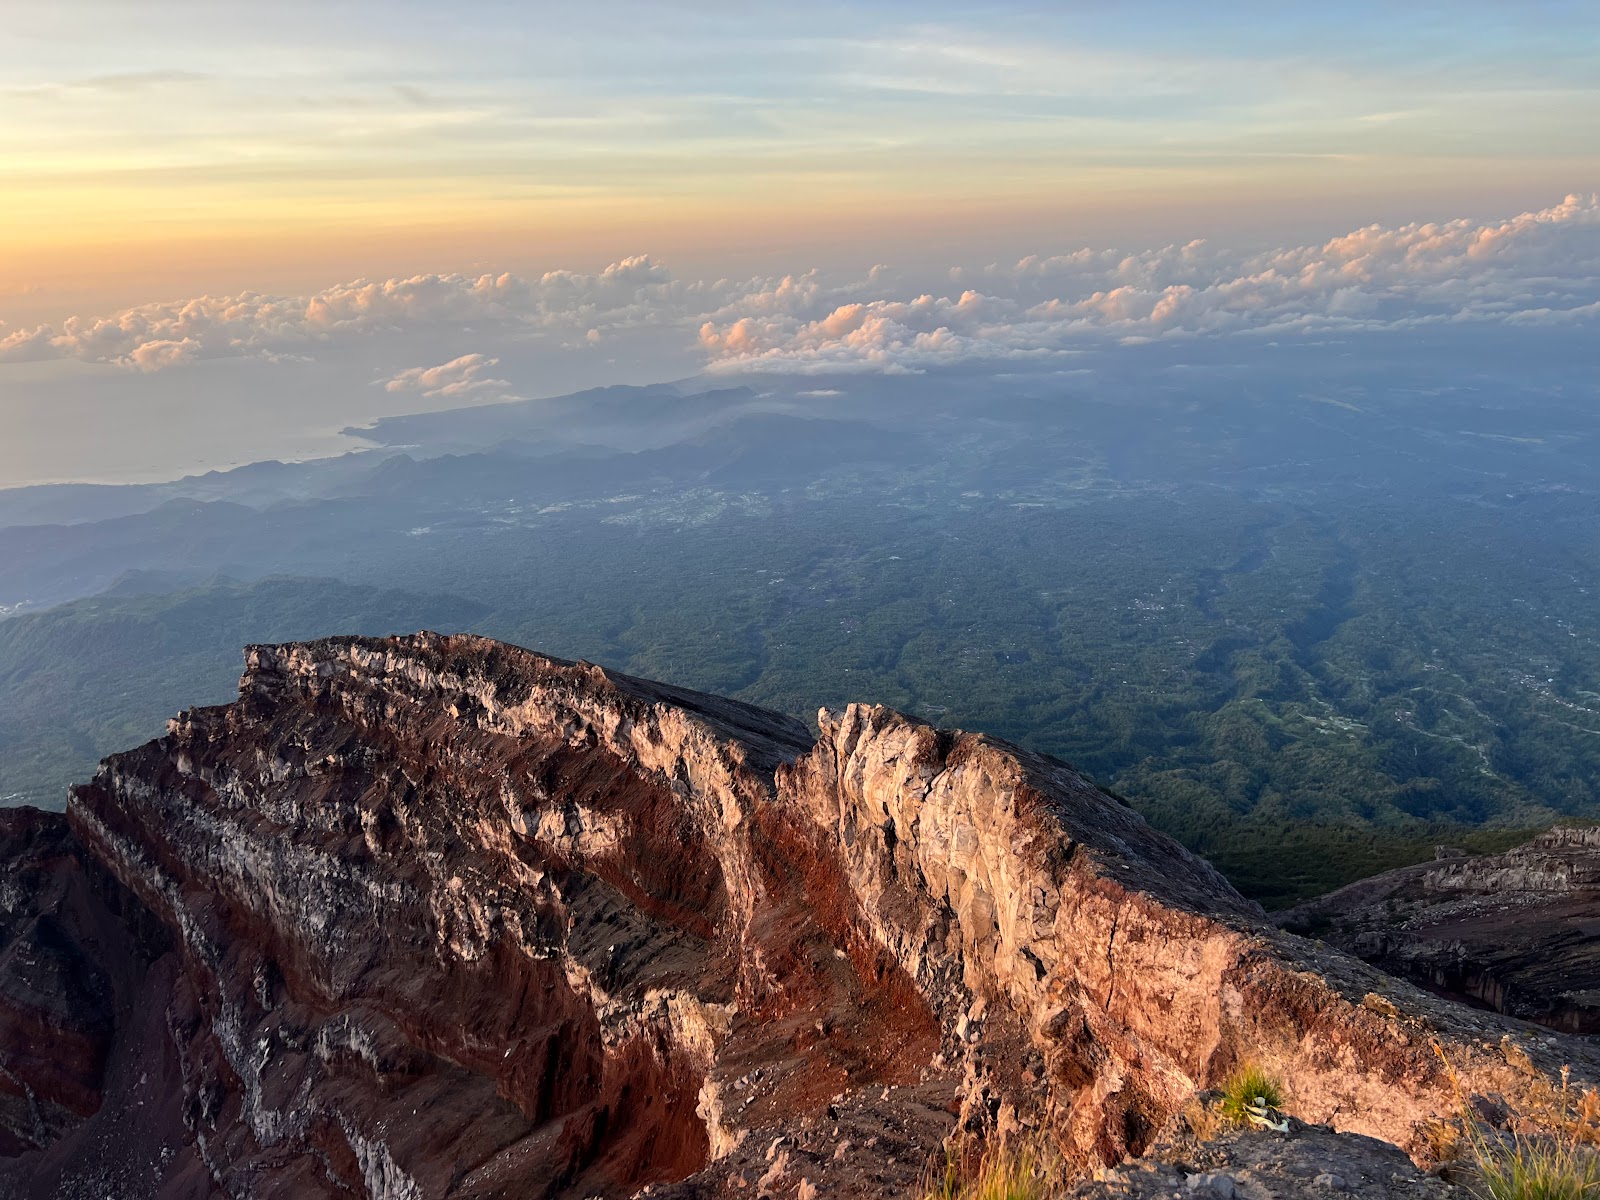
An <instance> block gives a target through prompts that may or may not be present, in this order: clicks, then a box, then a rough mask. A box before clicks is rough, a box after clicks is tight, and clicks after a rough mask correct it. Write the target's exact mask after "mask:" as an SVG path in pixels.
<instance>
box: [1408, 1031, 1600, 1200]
mask: <svg viewBox="0 0 1600 1200" xmlns="http://www.w3.org/2000/svg"><path fill="white" fill-rule="evenodd" d="M1501 1049H1502V1052H1503V1053H1504V1054H1505V1059H1506V1062H1507V1064H1508V1065H1509V1066H1511V1067H1512V1068H1513V1069H1516V1070H1518V1071H1520V1072H1521V1073H1523V1074H1526V1075H1529V1076H1531V1080H1530V1083H1529V1086H1528V1088H1527V1090H1526V1092H1525V1093H1524V1094H1523V1096H1522V1097H1520V1100H1521V1103H1520V1104H1519V1105H1518V1110H1519V1114H1520V1118H1521V1121H1520V1123H1519V1126H1518V1129H1517V1131H1516V1132H1512V1133H1501V1132H1499V1131H1498V1130H1496V1129H1495V1128H1493V1127H1492V1126H1491V1125H1489V1124H1488V1123H1487V1122H1486V1121H1485V1120H1483V1119H1482V1117H1480V1115H1479V1114H1478V1112H1477V1110H1476V1109H1475V1108H1474V1107H1473V1105H1472V1103H1471V1102H1470V1101H1469V1100H1468V1098H1467V1096H1466V1095H1465V1093H1464V1091H1463V1089H1462V1087H1461V1080H1460V1077H1459V1076H1458V1075H1457V1074H1456V1071H1455V1068H1454V1067H1453V1066H1451V1064H1450V1061H1449V1059H1448V1058H1447V1057H1446V1056H1445V1053H1444V1050H1443V1048H1442V1047H1440V1046H1438V1045H1437V1044H1435V1050H1436V1052H1437V1053H1438V1055H1439V1057H1440V1058H1441V1059H1443V1060H1444V1063H1445V1067H1446V1069H1447V1070H1448V1071H1449V1073H1450V1080H1451V1084H1452V1086H1453V1087H1454V1088H1455V1091H1456V1096H1457V1098H1458V1099H1459V1100H1460V1102H1461V1113H1462V1115H1461V1135H1460V1138H1459V1140H1458V1141H1457V1144H1456V1146H1455V1147H1454V1148H1455V1149H1456V1150H1457V1152H1458V1154H1459V1155H1460V1158H1462V1159H1464V1160H1465V1165H1466V1166H1467V1168H1468V1169H1469V1171H1470V1172H1471V1175H1472V1176H1473V1190H1474V1191H1475V1192H1477V1193H1478V1195H1480V1196H1481V1197H1483V1200H1600V1150H1597V1149H1596V1147H1597V1146H1600V1091H1597V1090H1596V1089H1594V1088H1583V1089H1577V1088H1573V1087H1572V1078H1571V1071H1570V1069H1569V1068H1567V1067H1562V1068H1561V1086H1560V1087H1557V1086H1556V1085H1555V1084H1554V1083H1553V1082H1551V1081H1550V1080H1549V1079H1548V1078H1547V1077H1546V1076H1544V1075H1543V1074H1542V1073H1541V1072H1539V1071H1538V1070H1537V1068H1535V1067H1534V1065H1533V1063H1532V1061H1531V1060H1529V1058H1528V1056H1527V1054H1526V1052H1525V1051H1523V1050H1522V1048H1521V1047H1519V1046H1517V1045H1516V1044H1515V1043H1514V1042H1512V1041H1511V1039H1510V1037H1509V1036H1508V1037H1506V1038H1505V1039H1504V1040H1503V1041H1502V1043H1501ZM1524 1129H1530V1130H1533V1131H1532V1132H1523V1130H1524Z"/></svg>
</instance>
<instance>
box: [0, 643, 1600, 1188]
mask: <svg viewBox="0 0 1600 1200" xmlns="http://www.w3.org/2000/svg"><path fill="white" fill-rule="evenodd" d="M819 726H820V735H819V736H816V737H813V736H812V735H811V733H810V731H809V730H807V729H806V728H804V727H803V726H801V725H799V724H797V723H796V722H794V721H792V720H789V719H787V718H784V717H780V716H777V715H775V714H772V713H768V712H764V711H762V710H759V709H755V708H751V707H748V706H746V705H741V704H737V703H734V702H731V701H727V700H721V699H717V698H714V697H709V696H703V695H698V694H695V693H689V692H684V691H681V690H678V689H674V688H670V687H666V686H664V685H660V684H653V683H647V682H644V681H641V680H637V679H631V678H628V677H625V676H620V675H616V674H613V673H610V672H607V671H604V670H602V669H600V668H598V667H593V666H589V665H587V664H581V663H568V662H563V661H559V660H555V659H548V658H543V657H540V656H538V655H535V654H531V653H529V652H527V651H524V650H519V649H517V648H514V647H510V646H504V645H500V644H496V643H493V642H488V641H485V640H482V639H476V638H466V637H444V636H437V635H430V634H423V635H418V636H416V637H412V638H396V639H383V640H371V639H349V638H346V639H335V640H329V641H324V642H317V643H311V644H306V645H291V646H276V647H255V648H252V649H251V650H250V651H249V652H248V658H247V670H246V672H245V675H244V678H243V681H242V683H241V688H240V696H239V699H238V701H237V702H236V703H234V704H232V705H229V706H226V707H223V708H215V709H206V710H199V711H195V712H191V713H187V714H185V715H183V716H181V717H179V718H178V719H176V720H175V721H174V722H172V724H171V727H170V730H169V733H168V735H167V736H166V737H165V738H163V739H161V740H160V741H157V742H153V743H151V744H149V745H147V746H144V747H142V748H140V749H137V750H134V751H131V752H129V753H126V754H121V755H117V756H115V757H113V758H111V759H108V760H107V761H106V763H105V764H104V765H103V766H102V768H101V770H100V772H99V774H98V775H97V776H96V778H95V781H94V782H93V783H92V784H88V785H86V786H83V787H80V788H78V789H75V792H74V795H73V798H72V802H71V804H70V807H69V811H68V816H67V820H68V823H69V824H70V830H71V835H70V837H69V836H68V835H67V834H66V832H65V831H63V830H62V829H61V828H60V826H59V824H58V823H51V822H48V821H47V820H44V819H43V818H38V817H29V818H26V819H21V818H19V821H21V824H22V825H27V823H28V822H30V821H32V822H42V824H40V826H39V828H40V830H41V832H39V833H38V834H37V835H36V836H35V835H32V834H30V835H28V836H29V837H32V839H33V840H32V841H28V840H27V838H24V839H23V840H22V841H20V842H18V841H16V840H15V839H13V844H12V845H11V846H9V847H8V848H9V849H11V850H12V855H11V857H10V858H8V860H7V862H8V863H10V864H12V865H11V867H10V868H9V869H10V870H12V871H13V873H15V872H17V871H22V872H33V873H34V874H35V875H37V876H39V877H40V878H43V879H44V880H45V881H46V883H47V884H49V881H50V880H52V879H54V880H56V881H57V882H56V884H53V885H50V886H44V887H41V888H36V889H33V890H31V891H27V892H26V895H29V896H32V897H33V898H34V899H33V900H32V901H31V902H22V901H17V902H16V903H13V904H12V905H11V907H10V908H8V909H7V912H8V913H9V914H11V915H9V916H8V917H7V918H6V919H7V921H8V922H9V924H8V925H7V930H8V931H10V932H9V936H11V937H12V939H13V941H14V942H17V939H18V938H20V937H21V936H22V935H21V934H19V933H17V932H15V931H17V930H25V929H27V928H29V927H31V926H30V922H32V923H33V925H34V926H37V923H38V922H39V921H40V920H43V919H44V917H45V916H46V915H49V914H54V913H61V914H66V915H64V916H62V918H61V922H60V927H61V928H62V929H63V930H64V931H65V932H64V934H63V936H62V938H60V939H57V940H55V941H52V942H51V943H50V944H51V945H57V946H60V947H63V949H62V950H61V955H62V957H61V959H60V962H61V963H62V964H64V965H63V966H62V967H61V968H60V970H59V971H57V972H56V974H54V975H52V976H50V977H49V978H48V979H42V982H40V983H39V984H38V985H36V986H33V991H36V992H38V993H39V995H40V996H41V997H43V999H39V1000H34V999H30V998H29V995H28V994H26V990H25V989H23V988H21V987H20V985H17V986H13V985H12V984H11V982H10V981H9V980H8V982H7V990H6V992H5V996H6V997H7V999H6V1006H5V1007H4V1009H3V1010H0V1065H3V1066H4V1068H5V1070H6V1071H7V1072H8V1075H7V1076H6V1078H8V1079H10V1080H11V1081H12V1083H13V1089H12V1096H13V1099H15V1098H16V1097H18V1096H21V1097H28V1096H31V1097H35V1098H42V1099H43V1100H46V1101H48V1103H49V1104H52V1105H54V1106H55V1107H54V1108H50V1109H49V1115H48V1116H47V1118H46V1119H45V1121H44V1123H43V1124H42V1125H29V1126H28V1128H29V1130H31V1132H30V1133H29V1134H28V1135H27V1136H23V1135H22V1134H20V1133H18V1132H16V1131H17V1130H20V1129H22V1127H23V1116H22V1114H23V1113H24V1111H25V1105H21V1104H20V1103H13V1104H11V1106H10V1107H9V1108H7V1109H6V1110H5V1111H6V1113H7V1114H8V1115H7V1121H8V1124H7V1126H6V1128H7V1129H8V1130H11V1137H12V1141H11V1142H9V1143H7V1144H6V1145H5V1146H4V1148H3V1150H0V1153H5V1154H7V1155H9V1158H8V1159H0V1196H4V1195H5V1194H7V1193H6V1189H7V1188H9V1189H10V1192H11V1194H18V1195H57V1194H59V1195H75V1194H82V1195H108V1194H109V1195H141V1196H145V1195H158V1196H191V1195H193V1196H201V1195H225V1196H235V1197H280V1196H281V1197H291V1196H292V1197H318V1196H327V1197H334V1196H340V1197H345V1196H371V1197H384V1198H388V1200H423V1198H425V1197H439V1196H460V1197H499V1196H507V1197H510V1196H517V1197H527V1196H547V1197H596V1196H600V1197H621V1196H627V1195H632V1194H635V1193H637V1192H640V1191H641V1190H643V1189H648V1190H649V1194H651V1195H652V1196H658V1197H679V1198H683V1200H688V1198H691V1197H695V1198H709V1197H724V1196H761V1195H765V1196H783V1197H790V1196H798V1195H807V1196H810V1195H816V1196H828V1197H836V1196H837V1197H852V1196H859V1197H867V1196H873V1197H876V1196H883V1195H891V1194H904V1193H906V1192H907V1191H908V1190H909V1189H911V1188H912V1187H913V1186H914V1184H915V1181H916V1179H917V1177H918V1175H919V1174H920V1172H921V1169H922V1167H923V1164H924V1162H925V1161H926V1160H927V1159H928V1157H929V1156H930V1154H933V1153H935V1152H936V1151H937V1147H938V1146H939V1144H940V1142H941V1141H942V1139H944V1138H945V1137H946V1136H947V1135H948V1134H949V1133H951V1131H952V1130H954V1129H956V1128H957V1127H958V1126H961V1127H965V1128H966V1129H968V1130H970V1131H972V1132H974V1133H977V1134H979V1135H980V1136H994V1135H996V1134H1004V1133H1007V1132H1015V1131H1023V1130H1032V1131H1036V1132H1043V1133H1046V1134H1048V1136H1050V1137H1051V1138H1053V1139H1054V1140H1055V1141H1056V1142H1057V1144H1059V1145H1060V1147H1061V1149H1062V1152H1063V1153H1064V1154H1065V1155H1066V1156H1067V1157H1068V1158H1069V1159H1070V1160H1071V1161H1072V1162H1073V1163H1074V1164H1076V1165H1078V1166H1081V1167H1083V1168H1085V1169H1088V1168H1093V1167H1096V1166H1101V1165H1105V1164H1110V1163H1115V1162H1118V1161H1121V1160H1122V1159H1123V1158H1124V1157H1125V1156H1128V1155H1135V1154H1138V1153H1140V1152H1142V1151H1143V1150H1145V1149H1146V1148H1147V1146H1148V1145H1149V1144H1150V1143H1151V1141H1152V1139H1153V1138H1154V1136H1155V1134H1156V1131H1157V1130H1159V1129H1161V1128H1162V1127H1163V1126H1164V1125H1165V1124H1166V1123H1167V1122H1168V1121H1169V1120H1170V1119H1171V1118H1172V1116H1173V1114H1174V1113H1176V1112H1178V1111H1179V1110H1180V1109H1181V1108H1182V1107H1183V1106H1184V1105H1185V1103H1187V1102H1188V1101H1189V1099H1190V1098H1191V1097H1192V1096H1193V1094H1194V1092H1195V1090H1196V1089H1197V1088H1198V1087H1202V1086H1205V1085H1207V1084H1210V1083H1212V1082H1214V1081H1216V1080H1218V1079H1219V1078H1221V1077H1222V1076H1223V1075H1225V1074H1226V1073H1227V1072H1228V1071H1229V1070H1230V1069H1232V1068H1233V1067H1234V1066H1235V1065H1236V1064H1237V1063H1238V1062H1240V1061H1241V1060H1244V1059H1251V1060H1254V1061H1256V1062H1259V1063H1261V1064H1263V1065H1265V1066H1266V1067H1268V1068H1269V1069H1271V1070H1273V1071H1275V1072H1277V1073H1278V1074H1279V1075H1280V1076H1281V1077H1282V1078H1284V1079H1285V1080H1286V1081H1287V1082H1288V1085H1289V1093H1290V1095H1289V1102H1290V1104H1291V1107H1292V1111H1294V1112H1295V1113H1297V1114H1298V1115H1299V1116H1301V1117H1303V1118H1305V1119H1307V1120H1311V1121H1328V1122H1331V1123H1332V1124H1333V1125H1335V1126H1336V1127H1338V1128H1339V1129H1342V1130H1353V1131H1357V1132H1362V1133H1368V1134H1372V1135H1377V1136H1382V1137H1385V1138H1387V1139H1389V1140H1391V1141H1396V1142H1399V1143H1400V1144H1402V1145H1404V1146H1406V1147H1407V1148H1408V1149H1411V1150H1414V1151H1416V1152H1417V1153H1419V1154H1420V1153H1422V1152H1423V1150H1424V1148H1425V1146H1426V1144H1427V1137H1426V1134H1427V1129H1428V1125H1429V1123H1430V1122H1432V1121H1433V1120H1435V1119H1436V1118H1438V1117H1439V1116H1441V1115H1444V1114H1448V1113H1451V1112H1453V1111H1454V1110H1455V1108H1456V1107H1457V1105H1458V1103H1459V1096H1458V1093H1457V1087H1458V1086H1461V1087H1465V1088H1467V1089H1469V1090H1471V1091H1478V1092H1483V1093H1485V1094H1494V1095H1497V1096H1500V1097H1503V1098H1504V1100H1505V1102H1506V1103H1508V1104H1511V1105H1515V1104H1516V1103H1517V1099H1518V1097H1519V1096H1520V1095H1522V1094H1523V1093H1524V1092H1527V1091H1528V1090H1529V1089H1533V1088H1537V1087H1538V1086H1540V1085H1539V1081H1538V1080H1537V1079H1535V1078H1534V1077H1533V1074H1532V1072H1533V1071H1534V1070H1535V1069H1536V1067H1542V1068H1546V1069H1549V1068H1553V1067H1554V1066H1556V1065H1557V1064H1558V1063H1560V1062H1563V1061H1564V1062H1570V1063H1572V1064H1573V1065H1574V1067H1575V1070H1576V1073H1577V1076H1578V1078H1579V1079H1584V1078H1589V1077H1593V1076H1594V1074H1595V1071H1594V1062H1593V1058H1592V1056H1591V1055H1590V1052H1589V1051H1588V1049H1587V1048H1586V1047H1585V1046H1583V1045H1580V1044H1578V1043H1577V1042H1564V1041H1562V1040H1561V1039H1556V1038H1553V1037H1552V1038H1550V1039H1549V1040H1548V1041H1545V1040H1543V1039H1541V1040H1535V1041H1531V1042H1530V1041H1528V1040H1527V1031H1526V1029H1525V1028H1523V1027H1520V1026H1517V1025H1516V1024H1515V1023H1509V1022H1506V1021H1505V1020H1503V1019H1502V1018H1499V1017H1497V1016H1495V1015H1492V1014H1488V1013H1482V1012H1474V1011H1471V1010H1467V1009H1464V1008H1461V1007H1460V1006H1457V1005H1453V1004H1450V1003H1448V1002H1445V1001H1442V1000H1439V999H1437V998H1435V997H1432V996H1430V995H1428V994H1426V993H1424V992H1421V991H1419V990H1417V989H1415V988H1412V987H1410V986H1409V985H1407V984H1404V983H1401V982H1399V981H1396V980H1393V979H1390V978H1388V977H1386V976H1384V975H1381V974H1380V973H1378V972H1376V971H1374V970H1373V969H1371V968H1369V967H1367V966H1365V965H1364V964H1362V963H1360V962H1358V961H1356V960H1354V959H1352V958H1350V957H1348V956H1347V955H1344V954H1342V953H1340V952H1338V951H1335V950H1332V949H1330V948H1327V947H1324V946H1321V945H1319V944H1315V943H1311V942H1306V941H1303V940H1301V939H1299V938H1295V937H1293V936H1291V935H1288V934H1286V933H1283V932H1282V931H1280V930H1278V929H1276V928H1274V927H1272V926H1270V925H1269V924H1268V923H1267V922H1266V921H1265V919H1264V918H1263V917H1262V915H1261V914H1260V912H1259V911H1258V910H1257V909H1256V908H1255V907H1254V906H1253V905H1252V904H1250V903H1249V902H1247V901H1245V900H1243V899H1242V898H1240V897H1239V896H1238V894H1237V893H1235V892H1234V891H1233V890H1232V888H1230V887H1229V886H1228V884H1227V883H1226V882H1225V881H1224V880H1223V879H1222V878H1221V877H1220V876H1219V875H1218V874H1217V873H1216V872H1215V871H1214V870H1213V869H1212V868H1211V867H1210V866H1209V865H1208V864H1206V863H1205V862H1203V861H1202V860H1200V859H1198V858H1196V857H1194V856H1193V855H1191V854H1189V853H1187V852H1186V851H1184V850H1183V849H1182V848H1181V847H1179V846H1178V845H1177V844H1176V843H1174V842H1172V841H1170V840H1169V839H1167V838H1165V837H1163V836H1162V835H1160V834H1158V833H1156V832H1154V831H1153V830H1151V829H1150V828H1149V827H1148V826H1147V825H1145V823H1144V822H1143V820H1142V819H1141V818H1140V817H1139V816H1138V815H1137V814H1135V813H1134V812H1132V811H1131V810H1130V809H1128V808H1126V807H1125V806H1123V805H1121V804H1120V803H1118V802H1117V801H1116V800H1114V799H1112V798H1111V797H1109V796H1107V795H1106V794H1105V793H1103V792H1101V791H1100V790H1098V789H1097V788H1095V787H1094V785H1093V784H1091V783H1090V782H1089V781H1088V780H1086V779H1085V778H1084V777H1083V776H1081V775H1079V774H1078V773H1077V772H1075V771H1074V770H1072V768H1070V767H1068V766H1066V765H1065V764H1063V763H1060V762H1056V761H1053V760H1049V759H1046V758H1042V757H1038V756H1035V755H1031V754H1028V753H1026V752H1024V751H1021V750H1019V749H1017V748H1015V747H1011V746H1007V745H1005V744H1004V743H1001V742H998V741H995V740H993V739H990V738H986V737H983V736H981V735H976V734H967V733H959V732H947V731H941V730H936V729H933V728H931V727H930V726H927V725H925V724H922V723H920V722H917V721H914V720H912V719H910V718H907V717H904V716H901V715H899V714H897V713H894V712H892V711H890V710H887V709H883V708H874V707H866V706H851V707H850V708H849V709H847V710H846V711H845V712H843V713H839V714H829V713H823V714H822V716H821V717H820V720H819ZM51 886H54V887H55V889H56V890H55V891H54V892H52V891H51ZM16 894H17V895H18V896H21V895H23V894H24V893H23V892H21V891H19V892H17V893H16ZM53 895H59V896H61V897H64V898H66V899H63V900H62V902H61V903H60V904H56V903H55V902H54V901H52V900H50V899H49V898H50V897H51V896H53ZM30 903H31V905H32V907H31V908H30V906H29V905H30ZM52 905H54V907H51V906H52ZM36 940H38V939H36ZM17 944H21V943H20V942H17ZM74 972H76V975H74V974H73V973H74ZM17 978H18V979H23V978H24V976H22V975H18V976H17ZM69 978H81V979H82V980H84V981H86V982H83V983H82V985H81V986H79V987H78V990H77V991H72V990H71V987H69V986H68V984H67V983H66V982H64V981H65V980H67V979H69ZM72 986H77V985H72ZM85 996H87V997H89V999H87V1000H83V999H82V997H85ZM80 1001H81V1002H80ZM41 1021H43V1022H46V1023H49V1022H51V1021H54V1023H55V1024H54V1025H53V1026H51V1028H53V1029H60V1030H62V1031H63V1033H62V1037H63V1038H64V1039H65V1041H64V1043H63V1044H64V1045H67V1046H69V1047H71V1048H72V1049H71V1052H70V1053H68V1054H66V1055H63V1056H60V1057H55V1056H51V1057H50V1058H49V1059H48V1061H47V1062H46V1063H45V1064H44V1065H43V1066H41V1065H40V1064H39V1063H37V1062H33V1061H31V1060H30V1059H29V1058H28V1038H27V1036H26V1031H27V1030H28V1029H31V1028H34V1027H36V1026H37V1025H38V1023H39V1022H41ZM30 1022H32V1023H33V1024H29V1023H30ZM1506 1038H1514V1039H1516V1042H1515V1044H1513V1043H1512V1042H1510V1041H1503V1040H1502V1039H1506ZM1441 1049H1442V1052H1443V1053H1442V1055H1441ZM1446 1060H1448V1068H1447V1066H1446ZM1452 1076H1453V1077H1452ZM18 1081H21V1082H18ZM25 1089H31V1090H25ZM75 1089H76V1090H75ZM135 1130H136V1140H137V1143H138V1147H139V1149H138V1151H137V1153H131V1154H130V1156H129V1157H130V1165H129V1167H128V1170H127V1173H125V1174H121V1175H119V1174H117V1167H116V1164H115V1162H114V1161H112V1159H111V1158H110V1157H108V1153H106V1152H104V1148H105V1147H106V1146H107V1145H110V1144H113V1142H115V1141H116V1140H119V1139H120V1140H122V1141H126V1140H127V1139H128V1138H129V1137H133V1136H135V1133H134V1131H135ZM108 1139H111V1140H110V1141H108ZM75 1164H81V1169H79V1166H78V1165H75Z"/></svg>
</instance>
